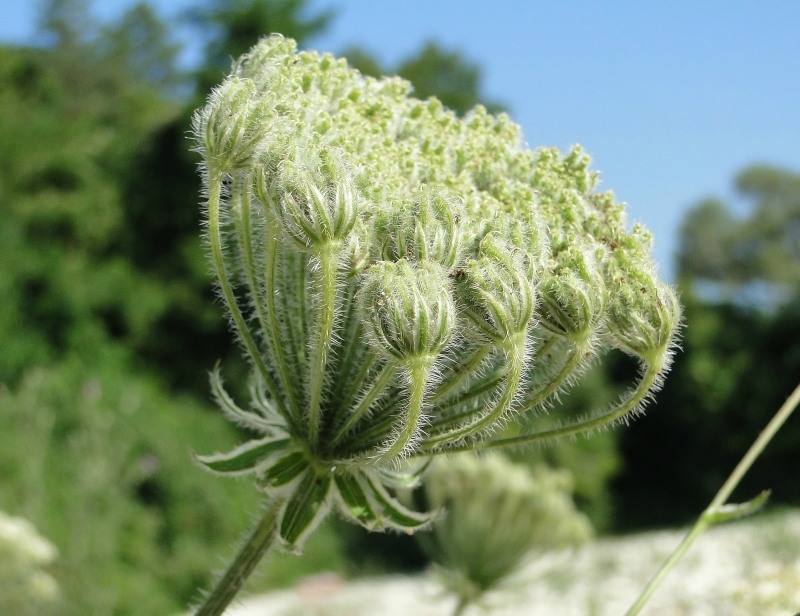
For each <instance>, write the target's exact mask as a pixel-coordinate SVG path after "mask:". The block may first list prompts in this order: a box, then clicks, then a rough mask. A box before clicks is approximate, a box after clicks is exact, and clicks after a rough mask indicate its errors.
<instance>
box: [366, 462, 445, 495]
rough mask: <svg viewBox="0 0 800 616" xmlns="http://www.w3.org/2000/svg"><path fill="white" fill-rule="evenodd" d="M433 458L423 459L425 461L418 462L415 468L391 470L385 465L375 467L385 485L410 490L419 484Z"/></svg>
mask: <svg viewBox="0 0 800 616" xmlns="http://www.w3.org/2000/svg"><path fill="white" fill-rule="evenodd" d="M431 460H433V458H427V459H425V462H423V463H422V464H419V465H418V466H417V467H416V468H409V469H408V471H393V470H390V469H388V468H386V467H379V468H378V469H377V473H378V477H380V480H381V483H382V484H383V485H385V486H389V487H392V488H402V489H405V490H411V489H413V488H416V487H417V486H418V485H419V482H420V479H421V478H422V475H424V474H425V471H427V470H428V467H429V466H430V464H431Z"/></svg>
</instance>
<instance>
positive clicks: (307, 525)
mask: <svg viewBox="0 0 800 616" xmlns="http://www.w3.org/2000/svg"><path fill="white" fill-rule="evenodd" d="M330 487H331V478H330V477H329V476H320V475H317V474H316V473H314V472H313V471H311V470H310V469H309V470H308V471H307V472H306V474H305V475H304V476H303V478H302V479H301V480H300V482H299V483H298V484H297V487H296V488H295V490H294V493H293V494H292V496H291V497H290V498H289V500H288V501H287V503H286V506H285V508H284V510H283V515H282V516H281V522H280V536H281V538H282V539H283V540H284V541H285V542H286V543H288V544H289V545H291V546H293V547H295V548H297V547H300V545H301V544H302V541H303V540H304V539H305V538H306V537H307V536H308V535H309V534H310V533H311V532H312V531H313V530H314V529H315V528H316V527H317V525H318V524H319V523H320V522H321V521H322V519H323V518H324V517H325V515H326V514H327V513H328V505H329V502H328V501H329V499H328V495H329V493H330Z"/></svg>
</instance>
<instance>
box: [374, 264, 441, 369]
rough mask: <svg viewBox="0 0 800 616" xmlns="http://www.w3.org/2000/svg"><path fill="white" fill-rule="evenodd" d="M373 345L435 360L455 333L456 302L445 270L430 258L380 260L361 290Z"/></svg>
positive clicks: (403, 357)
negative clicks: (419, 259) (425, 259)
mask: <svg viewBox="0 0 800 616" xmlns="http://www.w3.org/2000/svg"><path fill="white" fill-rule="evenodd" d="M358 295H359V307H360V311H361V319H362V322H363V323H364V327H365V329H366V332H367V338H368V340H369V342H370V344H371V345H372V346H373V347H374V348H375V349H376V350H377V351H378V352H380V353H382V354H384V355H386V356H389V357H391V358H394V359H398V360H401V361H405V360H409V359H424V360H426V361H431V362H432V361H433V360H434V359H435V358H436V356H437V355H438V354H439V353H441V352H442V350H443V349H444V348H445V346H447V343H448V342H450V340H451V338H452V337H453V331H454V329H455V324H456V307H455V302H454V301H453V298H452V295H451V293H450V284H449V281H448V278H447V274H446V272H445V271H444V270H443V269H442V268H441V266H439V265H437V264H435V263H432V262H430V261H421V262H419V263H412V262H409V261H407V260H405V259H401V260H400V261H396V262H395V261H382V262H379V263H376V264H375V265H373V266H372V267H370V268H369V269H368V270H367V271H366V272H365V273H364V279H363V284H362V286H361V289H360V290H359V292H358Z"/></svg>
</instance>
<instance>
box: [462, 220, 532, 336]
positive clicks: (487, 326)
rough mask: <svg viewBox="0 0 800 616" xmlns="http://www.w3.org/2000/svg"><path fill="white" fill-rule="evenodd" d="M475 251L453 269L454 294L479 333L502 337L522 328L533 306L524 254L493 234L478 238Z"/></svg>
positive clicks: (523, 328)
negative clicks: (454, 279) (464, 261)
mask: <svg viewBox="0 0 800 616" xmlns="http://www.w3.org/2000/svg"><path fill="white" fill-rule="evenodd" d="M478 252H479V256H478V258H477V259H472V260H470V261H468V262H467V263H466V265H465V266H464V267H463V268H461V269H459V270H457V271H456V274H455V277H456V281H457V286H456V289H457V293H458V297H459V299H461V301H462V302H463V304H464V306H465V307H466V313H467V315H468V316H469V318H470V320H471V321H472V323H473V324H474V325H475V327H476V329H477V330H478V333H479V335H482V336H484V337H488V339H489V340H493V341H502V340H506V339H508V338H509V337H511V336H514V335H515V334H519V333H521V332H524V331H525V330H526V328H527V327H528V324H529V323H530V321H531V319H532V318H533V313H534V309H535V307H536V295H535V293H534V290H533V285H532V284H531V281H530V280H529V278H528V276H527V273H528V266H527V255H526V253H525V252H524V251H522V250H520V249H517V248H513V247H511V246H509V245H508V243H507V242H504V241H502V240H500V239H498V238H496V237H495V236H494V235H487V236H486V237H485V238H483V240H481V243H480V247H479V249H478Z"/></svg>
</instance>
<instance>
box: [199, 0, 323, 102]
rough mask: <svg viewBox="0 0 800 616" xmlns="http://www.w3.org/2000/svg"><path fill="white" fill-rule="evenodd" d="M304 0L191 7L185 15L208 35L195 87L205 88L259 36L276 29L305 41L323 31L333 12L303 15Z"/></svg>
mask: <svg viewBox="0 0 800 616" xmlns="http://www.w3.org/2000/svg"><path fill="white" fill-rule="evenodd" d="M308 11H309V2H308V0H233V1H228V0H208V4H207V5H206V6H205V7H201V8H197V9H193V10H191V11H190V12H189V13H188V19H189V21H190V22H192V23H194V24H195V25H196V26H197V27H198V28H199V29H200V31H201V32H204V33H205V34H206V36H209V40H208V43H207V44H206V48H205V59H204V61H203V63H202V69H201V70H200V72H199V73H198V79H197V80H198V90H199V91H200V92H203V93H204V92H207V91H208V89H209V88H211V87H212V86H214V85H215V84H217V83H218V82H219V81H220V80H221V79H222V77H223V76H224V75H225V74H226V73H227V72H228V69H229V68H230V64H231V62H232V61H233V58H238V57H239V56H241V55H242V54H243V53H245V52H246V51H247V50H248V49H250V48H251V47H252V46H253V45H255V44H256V42H257V41H258V39H259V38H261V37H262V36H267V35H268V34H273V33H280V34H283V35H284V36H288V37H291V38H293V39H295V40H297V41H300V42H303V41H307V40H309V39H311V38H313V37H314V36H316V35H318V34H320V33H321V32H323V31H324V30H325V29H326V28H327V27H328V26H329V25H330V23H331V20H332V19H333V18H334V16H335V11H333V10H331V9H328V10H324V11H319V12H316V13H314V14H311V15H307V13H308Z"/></svg>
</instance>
